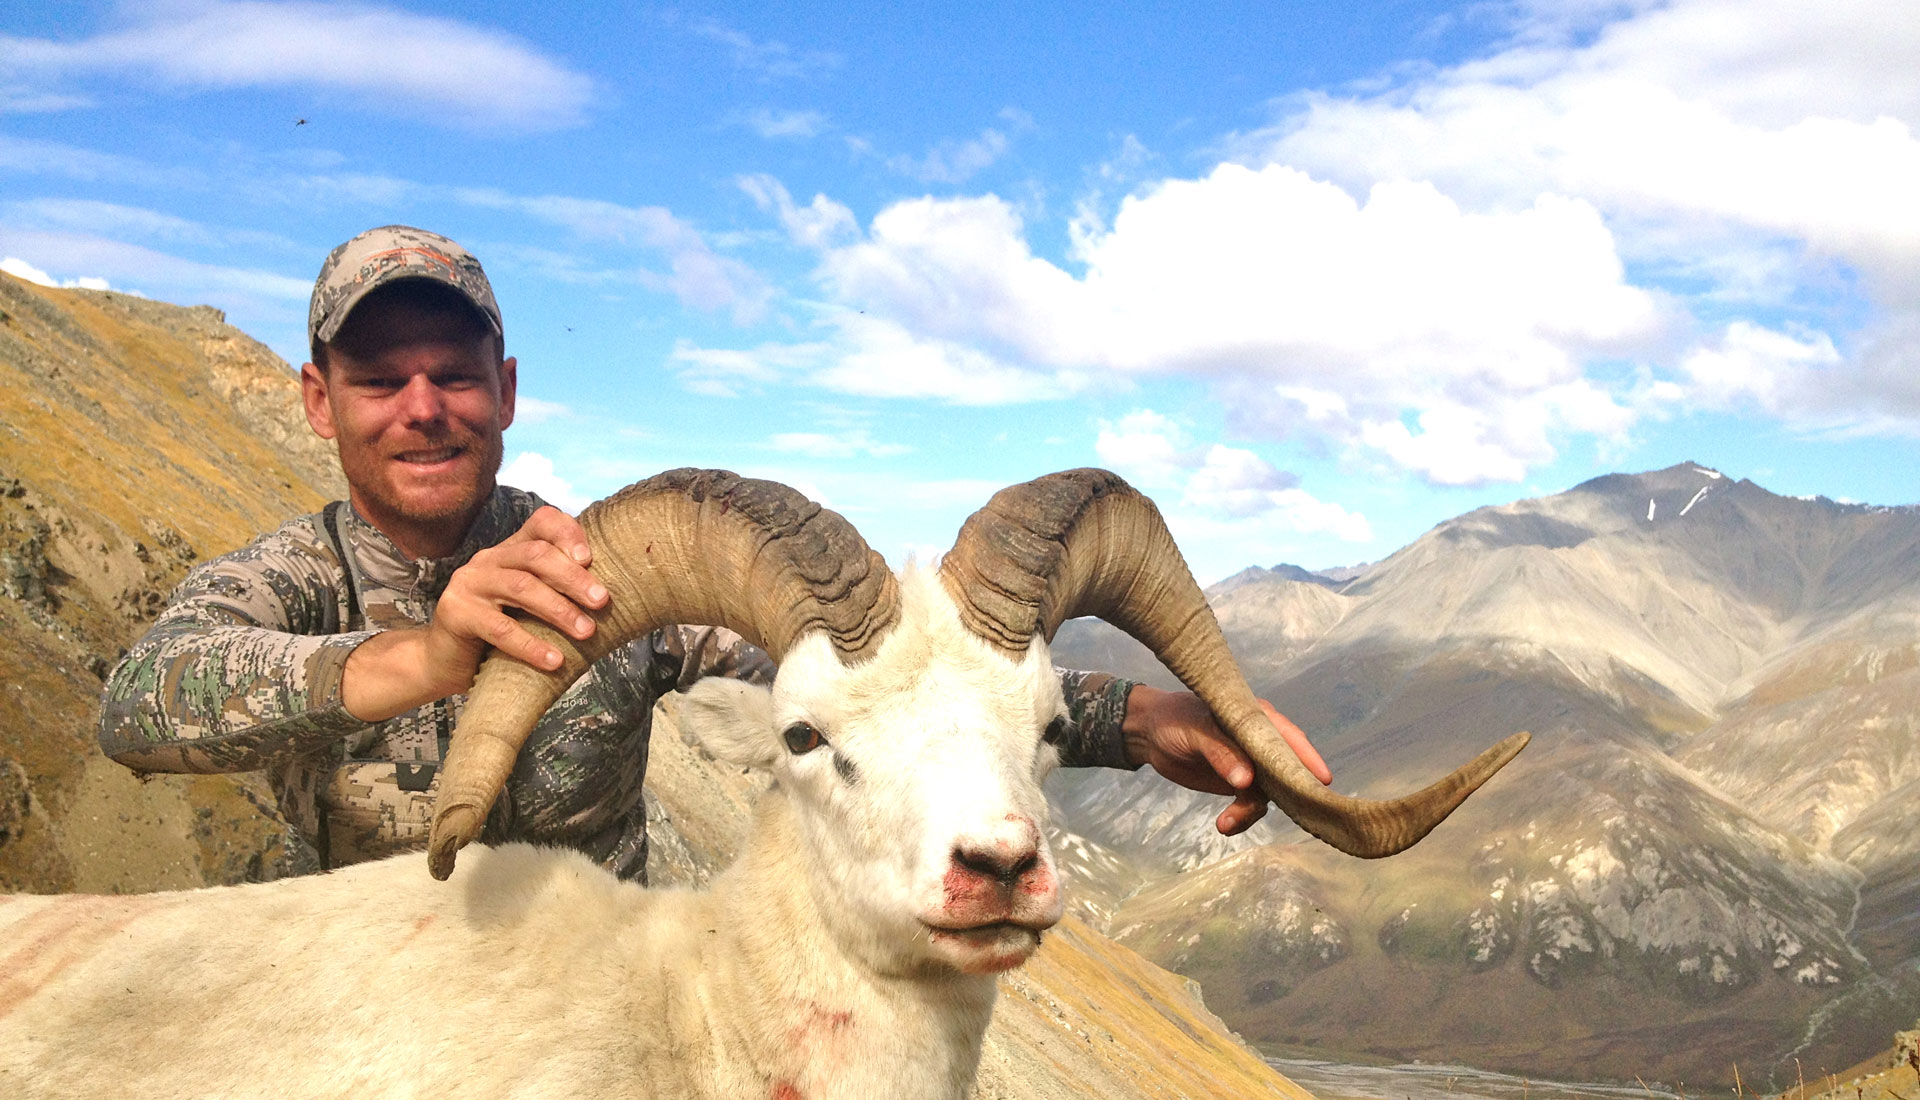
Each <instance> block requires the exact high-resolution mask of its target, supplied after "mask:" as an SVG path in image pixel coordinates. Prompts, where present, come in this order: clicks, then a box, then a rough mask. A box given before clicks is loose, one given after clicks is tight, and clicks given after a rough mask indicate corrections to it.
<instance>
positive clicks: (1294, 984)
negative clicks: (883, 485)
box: [1055, 465, 1920, 1084]
mask: <svg viewBox="0 0 1920 1100" xmlns="http://www.w3.org/2000/svg"><path fill="white" fill-rule="evenodd" d="M1917 564H1920V513H1916V512H1915V511H1914V510H1911V509H1875V508H1865V507H1859V506H1849V505H1840V504H1836V503H1834V502H1831V501H1825V500H1810V501H1808V500H1792V499H1787V498H1782V497H1779V496H1775V495H1774V494H1771V493H1768V492H1766V491H1765V490H1764V489H1761V488H1760V487H1759V486H1756V485H1753V484H1752V483H1750V482H1742V481H1731V480H1729V479H1727V478H1724V477H1721V476H1719V475H1718V474H1716V473H1714V472H1712V471H1706V470H1702V469H1701V468H1699V467H1695V466H1691V465H1682V466H1677V467H1674V468H1671V469H1668V470H1662V471H1655V472H1651V473H1647V474H1640V475H1616V476H1611V477H1606V478H1601V479H1597V480H1595V481H1592V482H1589V483H1587V484H1585V485H1582V486H1580V487H1578V488H1576V489H1574V490H1572V491H1570V492H1567V493H1562V494H1559V495H1557V496H1554V497H1549V498H1544V499H1541V500H1533V501H1523V502H1520V503H1517V504H1513V505H1509V506H1506V507H1502V508H1489V509H1482V510H1479V511H1476V512H1473V513H1470V514H1468V515H1465V516H1462V517H1460V518H1458V519H1456V520H1452V521H1449V522H1448V523H1444V524H1442V525H1440V526H1439V527H1437V528H1435V529H1434V530H1433V531H1431V532H1429V533H1428V534H1427V535H1426V536H1424V537H1422V538H1421V539H1419V540H1417V541H1416V542H1414V543H1413V544H1412V545H1410V546H1408V547H1407V548H1405V549H1404V550H1402V551H1400V552H1399V553H1397V554H1395V555H1394V556H1393V557H1391V558H1389V559H1387V560H1385V561H1383V562H1380V563H1378V564H1376V565H1374V566H1372V567H1370V568H1368V569H1367V570H1366V571H1365V572H1363V573H1362V574H1361V575H1359V576H1358V577H1356V578H1354V579H1353V580H1351V581H1350V582H1349V583H1347V584H1345V585H1344V586H1342V587H1340V588H1338V589H1337V591H1330V590H1329V589H1328V588H1327V587H1325V586H1323V585H1319V584H1313V583H1303V582H1301V581H1298V580H1294V579H1288V578H1287V577H1285V576H1283V575H1280V574H1276V573H1272V572H1265V573H1264V574H1262V575H1255V576H1247V575H1242V576H1241V577H1239V578H1236V579H1235V581H1236V582H1237V583H1232V584H1223V585H1221V586H1217V587H1216V589H1215V590H1214V591H1213V592H1212V593H1211V594H1210V595H1211V596H1212V598H1213V601H1214V603H1215V606H1216V610H1217V613H1218V614H1219V617H1220V619H1221V621H1222V624H1223V627H1224V628H1225V629H1226V630H1227V633H1228V636H1229V638H1230V640H1231V642H1232V644H1233V646H1234V648H1235V652H1236V654H1237V655H1238V656H1239V657H1240V659H1241V660H1242V662H1243V665H1244V666H1245V667H1246V668H1247V669H1248V671H1249V676H1250V679H1252V680H1253V682H1254V684H1255V687H1256V688H1258V689H1259V690H1260V691H1261V692H1262V693H1263V694H1265V695H1267V696H1268V697H1269V698H1272V699H1274V700H1276V701H1278V702H1279V703H1281V705H1282V707H1283V709H1285V710H1286V711H1287V713H1288V714H1289V715H1290V716H1291V717H1293V718H1294V719H1295V720H1296V721H1298V722H1300V723H1301V725H1302V726H1303V727H1305V728H1306V729H1307V730H1308V731H1309V732H1310V733H1312V734H1313V735H1314V738H1315V741H1316V743H1317V744H1318V745H1319V746H1320V747H1321V749H1322V750H1323V751H1324V752H1325V753H1326V754H1327V755H1328V757H1329V759H1330V761H1331V762H1332V764H1333V766H1334V769H1335V774H1336V776H1337V777H1338V785H1339V786H1340V788H1341V789H1343V790H1348V791H1354V792H1357V793H1364V794H1371V795H1376V796H1379V795H1388V794H1395V793H1400V792H1403V791H1406V790H1409V789H1411V788H1413V787H1415V786H1417V785H1419V784H1421V783H1424V782H1426V781H1428V780H1430V779H1431V778H1433V777H1435V776H1436V775H1438V774H1439V773H1440V772H1442V771H1443V770H1445V769H1446V768H1447V767H1449V766H1451V765H1452V764H1454V763H1457V762H1459V761H1461V760H1464V759H1465V758H1466V757H1467V756H1468V755H1469V754H1470V753H1471V752H1473V751H1476V750H1478V749H1479V748H1481V747H1484V746H1485V745H1486V744H1488V743H1491V742H1492V741H1493V740H1495V739H1497V738H1498V737H1500V736H1503V735H1505V734H1506V733H1509V732H1512V731H1514V730H1518V729H1530V730H1532V731H1533V732H1534V733H1535V735H1536V740H1535V742H1534V745H1533V746H1532V747H1531V748H1530V749H1529V750H1528V751H1527V752H1526V753H1525V754H1523V755H1522V757H1521V758H1520V759H1519V761H1518V762H1517V763H1516V764H1515V765H1513V766H1512V767H1510V768H1509V769H1508V771H1507V772H1505V773H1503V774H1502V776H1501V777H1500V778H1498V779H1497V780H1495V782H1494V783H1493V784H1490V785H1489V787H1488V788H1487V789H1486V790H1484V791H1482V792H1481V793H1480V794H1478V795H1476V796H1475V797H1474V799H1472V800H1471V801H1469V802H1468V804H1467V805H1466V807H1465V808H1463V810H1462V811H1460V812H1459V813H1458V814H1456V815H1455V817H1454V819H1453V820H1451V821H1449V822H1448V823H1447V824H1446V825H1443V826H1442V827H1441V828H1440V829H1438V830H1436V831H1435V832H1434V834H1433V835H1432V836H1431V837H1430V838H1429V839H1428V840H1426V841H1425V842H1423V843H1422V844H1421V845H1420V846H1419V847H1418V848H1416V849H1414V850H1413V851H1412V852H1410V853H1408V854H1407V855H1404V856H1400V857H1396V858H1395V859H1392V860H1388V861H1384V862H1381V863H1377V864H1376V863H1368V864H1363V863H1358V862H1355V861H1351V860H1346V859H1344V857H1339V856H1337V855H1334V854H1332V853H1330V852H1327V851H1323V850H1321V849H1319V848H1318V847H1317V846H1312V847H1306V846H1296V845H1292V844H1284V843H1283V844H1281V845H1279V846H1277V847H1262V846H1261V845H1262V844H1271V843H1272V842H1274V841H1286V840H1289V839H1292V838H1296V837H1298V833H1297V831H1294V830H1292V829H1291V828H1290V827H1289V826H1285V825H1284V824H1282V825H1277V826H1275V827H1274V828H1273V829H1272V830H1271V831H1270V832H1268V833H1267V834H1265V835H1264V836H1258V837H1255V838H1253V841H1252V843H1250V844H1234V843H1232V842H1226V841H1222V840H1220V839H1218V838H1212V837H1208V836H1207V835H1206V830H1205V823H1206V820H1207V818H1208V817H1210V816H1211V814H1212V813H1213V812H1216V811H1217V806H1215V805H1213V804H1212V803H1210V802H1206V801H1202V800H1191V799H1187V798H1185V797H1184V796H1182V795H1179V794H1174V795H1171V796H1169V795H1167V794H1166V793H1165V789H1164V787H1162V786H1160V785H1159V784H1157V783H1155V782H1153V781H1151V780H1149V779H1145V778H1142V777H1137V776H1133V777H1124V778H1122V779H1119V780H1106V779H1104V778H1103V777H1091V776H1074V777H1070V778H1069V779H1068V780H1067V784H1068V785H1069V786H1070V787H1071V789H1069V790H1065V791H1063V792H1062V797H1063V802H1064V803H1065V804H1066V806H1067V808H1068V813H1067V817H1068V824H1069V825H1070V826H1071V827H1072V828H1074V829H1076V830H1078V831H1080V832H1082V833H1084V834H1086V835H1087V836H1089V837H1090V838H1092V839H1093V840H1095V841H1098V842H1099V843H1101V844H1104V845H1106V846H1108V847H1109V848H1112V849H1114V850H1116V851H1120V852H1123V853H1127V854H1129V855H1131V856H1133V857H1134V859H1135V862H1136V864H1137V865H1139V866H1145V867H1149V868H1157V869H1161V870H1165V869H1179V870H1185V871H1186V872H1187V873H1185V874H1181V875H1179V876H1178V877H1175V878H1172V879H1163V880H1161V881H1159V882H1156V883H1153V884H1150V885H1148V886H1147V887H1145V888H1144V889H1143V890H1142V891H1141V892H1140V893H1139V894H1137V895H1136V896H1134V897H1133V898H1131V899H1128V900H1126V901H1125V902H1124V903H1123V904H1122V906H1121V907H1120V909H1119V910H1118V912H1117V914H1116V916H1115V917H1114V920H1113V924H1112V928H1113V930H1114V931H1115V933H1116V935H1117V937H1118V938H1119V939H1120V940H1121V941H1122V942H1125V943H1128V944H1130V945H1133V946H1136V947H1138V948H1140V949H1141V950H1142V951H1143V952H1145V953H1146V954H1147V955H1148V956H1149V957H1150V958H1153V959H1155V960H1156V961H1159V962H1162V963H1164V964H1166V965H1169V966H1172V967H1174V968H1175V969H1178V970H1181V971H1182V972H1185V973H1188V974H1191V975H1194V976H1196V977H1198V978H1200V979H1201V980H1202V982H1203V983H1205V984H1206V987H1207V989H1208V991H1209V995H1210V1000H1211V1002H1212V1003H1213V1004H1214V1006H1215V1007H1216V1008H1217V1009H1218V1010H1220V1011H1221V1012H1222V1014H1223V1015H1224V1016H1225V1017H1226V1018H1227V1019H1228V1020H1230V1021H1231V1022H1232V1023H1233V1024H1234V1026H1235V1027H1237V1028H1239V1029H1241V1030H1242V1031H1243V1032H1244V1033H1246V1034H1247V1035H1249V1037H1251V1038H1254V1039H1256V1040H1259V1041H1263V1042H1267V1043H1270V1044H1274V1045H1276V1046H1285V1045H1301V1046H1312V1047H1317V1048H1321V1049H1335V1050H1342V1049H1344V1050H1347V1051H1353V1052H1361V1053H1367V1054H1374V1055H1381V1056H1391V1057H1396V1058H1408V1057H1422V1058H1429V1059H1430V1058H1433V1057H1436V1056H1440V1055H1441V1054H1442V1053H1443V1052H1444V1054H1445V1055H1447V1056H1450V1057H1455V1058H1459V1059H1461V1060H1463V1061H1467V1062H1470V1063H1474V1064H1482V1065H1488V1066H1491V1067H1497V1068H1508V1069H1512V1070H1516V1071H1519V1072H1532V1073H1542V1074H1571V1073H1577V1074H1605V1075H1610V1076H1614V1077H1616V1078H1622V1079H1631V1078H1632V1077H1633V1076H1635V1075H1642V1076H1646V1077H1649V1078H1652V1077H1654V1076H1661V1077H1663V1078H1664V1079H1666V1080H1669V1081H1676V1080H1685V1081H1689V1082H1695V1083H1702V1082H1720V1081H1722V1080H1724V1081H1725V1083H1727V1084H1731V1083H1732V1081H1731V1069H1732V1065H1733V1063H1734V1062H1735V1061H1738V1062H1739V1063H1740V1065H1742V1066H1743V1067H1745V1070H1744V1072H1746V1074H1747V1076H1748V1079H1749V1081H1751V1080H1752V1079H1754V1077H1755V1076H1756V1073H1757V1074H1758V1075H1759V1076H1760V1078H1761V1079H1762V1080H1765V1079H1766V1078H1767V1076H1768V1075H1771V1076H1772V1079H1773V1081H1774V1082H1775V1083H1776V1084H1778V1083H1781V1082H1782V1081H1783V1080H1784V1081H1786V1082H1790V1081H1791V1080H1792V1074H1793V1072H1794V1066H1793V1062H1792V1059H1793V1058H1796V1057H1798V1058H1799V1059H1801V1062H1802V1064H1803V1065H1805V1066H1829V1067H1838V1066H1842V1065H1846V1064H1848V1063H1850V1062H1852V1061H1854V1060H1856V1059H1857V1058H1859V1057H1861V1056H1862V1055H1863V1054H1864V1053H1866V1049H1865V1048H1866V1047H1867V1046H1870V1045H1871V1043H1872V1041H1873V1040H1872V1038H1871V1037H1872V1036H1876V1035H1884V1034H1885V1033H1886V1030H1887V1029H1888V1028H1889V1027H1890V1026H1891V1025H1892V1023H1893V1022H1896V1021H1898V1020H1900V1019H1901V1018H1902V1017H1903V1016H1904V1017H1905V1018H1911V1016H1912V1015H1913V1008H1914V1006H1915V1004H1916V1003H1920V981H1916V970H1915V963H1916V961H1917V960H1920V918H1916V916H1915V913H1916V912H1920V873H1916V872H1915V871H1914V868H1915V867H1916V865H1920V860H1916V858H1915V857H1916V856H1917V855H1920V803H1916V801H1915V799H1914V795H1915V793H1916V790H1917V789H1920V788H1917V787H1916V781H1920V750H1917V749H1916V747H1915V746H1916V745H1920V737H1917V735H1920V728H1916V726H1917V725H1920V716H1917V715H1920V711H1917V710H1916V708H1915V707H1914V705H1913V704H1914V702H1915V696H1914V693H1915V690H1916V687H1920V679H1916V677H1920V668H1917V666H1920V650H1916V646H1917V645H1920V643H1916V641H1915V639H1916V638H1920V631H1916V630H1915V626H1916V625H1920V624H1917V622H1916V608H1917V607H1920V569H1916V568H1915V566H1916V565H1917ZM1329 598H1331V599H1334V600H1337V601H1339V602H1338V603H1337V604H1336V605H1333V606H1332V608H1330V610H1329V612H1327V613H1323V615H1322V618H1320V619H1318V620H1314V619H1311V618H1308V617H1306V616H1303V615H1302V614H1300V613H1299V611H1298V609H1300V608H1302V607H1309V608H1310V607H1318V606H1321V605H1323V604H1325V603H1326V601H1327V600H1328V599H1329ZM1334 611H1337V614H1335V613H1333V612H1334ZM1316 622H1325V623H1326V625H1325V627H1324V629H1321V630H1320V631H1319V633H1318V634H1315V635H1312V636H1310V637H1308V636H1306V635H1308V634H1309V633H1311V631H1312V629H1313V625H1314V623H1316ZM1080 629H1081V630H1082V631H1083V632H1084V636H1085V637H1086V639H1087V641H1088V642H1089V643H1090V644H1086V645H1082V644H1080V639H1079V638H1078V637H1075V636H1073V635H1069V634H1068V633H1067V632H1065V631H1063V632H1062V636H1061V639H1060V641H1062V642H1063V643H1065V644H1064V645H1057V646H1056V652H1055V657H1056V659H1057V660H1060V661H1062V662H1063V663H1070V664H1071V663H1076V662H1078V661H1080V660H1082V659H1083V654H1085V653H1088V652H1098V651H1099V650H1101V649H1102V648H1105V649H1113V648H1114V647H1115V646H1116V644H1117V643H1115V642H1114V641H1113V640H1112V638H1111V637H1110V636H1109V635H1108V634H1107V633H1106V632H1105V631H1104V630H1103V629H1101V628H1097V627H1087V626H1083V627H1081V628H1080ZM1150 807H1151V808H1153V809H1152V810H1149V808H1150ZM1782 1074H1785V1075H1786V1076H1785V1077H1784V1078H1782V1076H1781V1075H1782Z"/></svg>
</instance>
